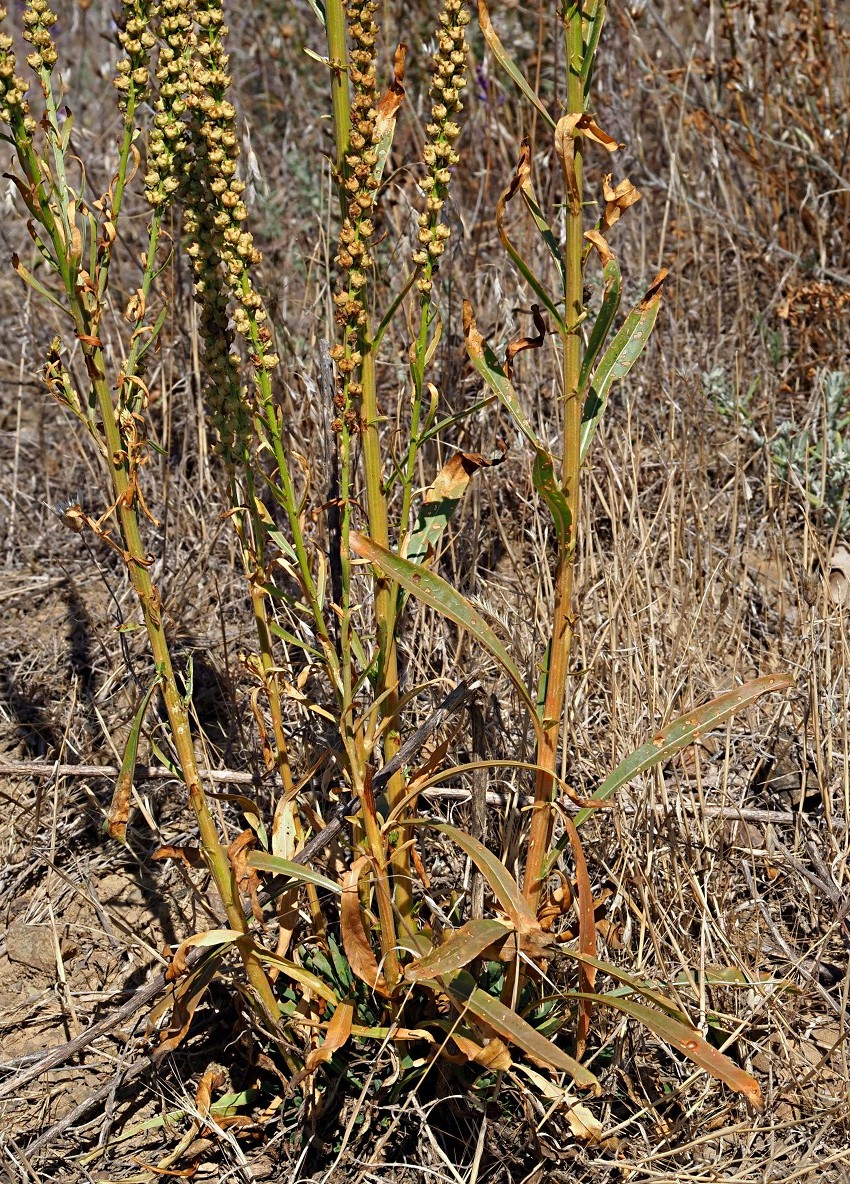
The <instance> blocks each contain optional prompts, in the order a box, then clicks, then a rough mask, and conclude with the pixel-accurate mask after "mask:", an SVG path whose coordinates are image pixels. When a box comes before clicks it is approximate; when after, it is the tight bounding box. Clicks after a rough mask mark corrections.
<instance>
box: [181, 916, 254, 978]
mask: <svg viewBox="0 0 850 1184" xmlns="http://www.w3.org/2000/svg"><path fill="white" fill-rule="evenodd" d="M244 936H245V935H244V934H243V933H240V932H239V930H237V929H205V930H204V932H203V933H195V934H193V935H192V937H187V938H186V940H185V941H184V942H181V943H180V945H179V946H178V947H177V949H176V950H175V951H174V956H173V958H172V959H171V964H170V966H169V967H168V969H167V970H166V972H165V977H166V978H167V979H168V980H169V982H171V981H172V980H173V979H175V978H179V977H180V975H181V974H185V973H186V954H187V953H188V951H189V950H190V949H192V948H193V947H195V946H200V947H201V948H208V947H209V946H229V945H232V944H233V942H235V941H238V940H239V938H240V937H244Z"/></svg>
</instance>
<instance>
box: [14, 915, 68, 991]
mask: <svg viewBox="0 0 850 1184" xmlns="http://www.w3.org/2000/svg"><path fill="white" fill-rule="evenodd" d="M6 954H7V955H8V958H9V961H10V962H19V963H21V965H23V966H29V968H30V969H31V970H38V971H40V972H41V973H42V974H47V975H50V977H51V978H55V976H56V950H55V947H54V945H53V930H52V929H51V928H50V926H49V925H22V924H14V925H10V926H9V928H8V929H7V930H6Z"/></svg>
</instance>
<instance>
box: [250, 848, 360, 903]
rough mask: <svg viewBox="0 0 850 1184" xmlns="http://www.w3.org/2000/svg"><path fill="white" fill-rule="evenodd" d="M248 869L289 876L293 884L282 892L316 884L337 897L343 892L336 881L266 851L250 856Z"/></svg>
mask: <svg viewBox="0 0 850 1184" xmlns="http://www.w3.org/2000/svg"><path fill="white" fill-rule="evenodd" d="M248 867H253V868H256V870H257V871H260V872H271V873H272V874H273V875H276V876H289V878H290V880H291V881H292V884H285V885H284V887H283V889H282V891H284V892H285V891H286V890H287V889H288V888H290V887H293V886H294V885H295V884H315V885H316V887H317V888H324V889H325V890H326V891H328V892H334V893H336V895H337V896H339V895H340V893H341V892H342V887H341V885H339V884H337V882H336V881H335V880H331V879H329V878H328V877H327V876H323V875H322V873H321V872H317V871H314V870H313V868H311V867H307V866H306V865H305V864H303V863H294V862H293V861H292V860H291V859H282V858H281V857H280V856H279V855H269V854H268V853H267V852H266V851H252V852H251V854H250V855H249V856H248Z"/></svg>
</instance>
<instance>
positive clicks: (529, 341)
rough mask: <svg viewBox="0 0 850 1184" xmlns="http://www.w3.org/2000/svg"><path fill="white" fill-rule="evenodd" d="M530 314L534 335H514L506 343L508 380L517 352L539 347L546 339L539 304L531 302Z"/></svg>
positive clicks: (511, 375) (506, 374)
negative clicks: (511, 339) (535, 332)
mask: <svg viewBox="0 0 850 1184" xmlns="http://www.w3.org/2000/svg"><path fill="white" fill-rule="evenodd" d="M531 315H532V317H533V319H534V328H535V329H536V330H537V335H536V337H516V338H514V340H513V341H511V342H509V343H508V348H507V350H506V351H505V377H506V378H507V380H508V382H510V381H511V379H512V377H513V363H514V358H515V357H516V356H517V354H520V353H522V351H523V350H526V349H540V348H541V346H542V345H543V343H544V342H545V340H546V322H545V321H544V320H543V316H542V314H541V312H540V305H539V304H532V306H531Z"/></svg>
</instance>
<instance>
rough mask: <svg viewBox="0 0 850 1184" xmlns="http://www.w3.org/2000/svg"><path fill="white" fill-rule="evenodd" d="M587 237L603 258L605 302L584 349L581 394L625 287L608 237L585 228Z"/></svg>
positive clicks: (609, 329)
mask: <svg viewBox="0 0 850 1184" xmlns="http://www.w3.org/2000/svg"><path fill="white" fill-rule="evenodd" d="M584 237H585V238H586V239H588V240H589V241H590V242H591V243H592V244H593V246H594V247H595V248H596V250H597V251H598V252H599V255H600V257H601V260H602V282H603V285H604V286H603V291H602V304H601V306H600V309H599V313H598V315H597V317H596V320H595V321H594V322H593V328H592V329H591V331H590V337H589V338H588V342H587V348H586V349H585V351H584V357H583V358H582V363H581V374H580V376H579V384H578V386H579V394H582V395H583V394H584V391H585V387H586V386H587V382H588V379H589V377H590V372H591V371H592V369H593V367H594V366H595V365H596V359H597V358H598V357H599V354H600V352H601V350H602V347H603V346H604V344H605V342H606V340H607V338H608V334H609V332H610V331H611V326H612V325H613V324H614V318H615V317H616V316H617V310H618V309H619V307H620V294H621V292H622V289H623V281H622V277H621V275H620V265H619V263H618V262H617V257H616V255H614V253H613V252H612V250H611V248H610V247H609V246H608V244H607V242H606V241H605V239H604V238H603V237H602V235H601V234H599V233H598V232H597V231H595V230H588V231H586V232H585V236H584Z"/></svg>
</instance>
